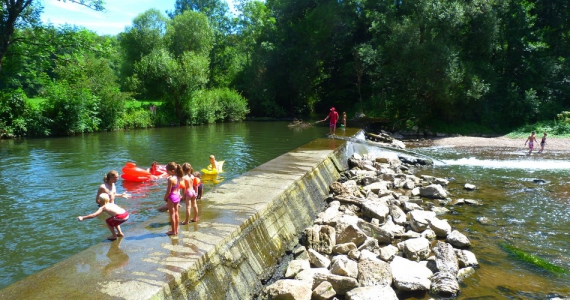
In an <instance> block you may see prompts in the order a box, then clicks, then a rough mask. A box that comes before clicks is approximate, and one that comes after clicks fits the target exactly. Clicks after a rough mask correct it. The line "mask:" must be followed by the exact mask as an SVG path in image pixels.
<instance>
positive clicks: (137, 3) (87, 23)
mask: <svg viewBox="0 0 570 300" xmlns="http://www.w3.org/2000/svg"><path fill="white" fill-rule="evenodd" d="M175 2H176V0H106V1H105V9H106V11H104V12H97V11H93V10H91V9H88V8H86V7H84V6H81V5H79V4H75V3H70V2H63V1H57V0H43V1H41V3H42V4H43V6H44V12H43V13H42V21H43V22H44V23H45V24H48V23H51V24H53V25H56V26H57V25H63V24H73V25H77V26H83V27H85V28H87V29H89V30H92V31H95V32H97V33H98V34H100V35H104V34H112V35H115V34H118V33H119V32H122V31H124V30H125V27H126V26H130V25H131V24H132V21H133V19H134V18H135V17H136V16H138V15H139V14H141V13H143V12H145V11H147V10H148V9H151V8H156V9H158V10H160V11H161V12H163V13H164V12H165V11H166V10H174V3H175ZM230 3H231V2H230ZM230 7H231V4H230Z"/></svg>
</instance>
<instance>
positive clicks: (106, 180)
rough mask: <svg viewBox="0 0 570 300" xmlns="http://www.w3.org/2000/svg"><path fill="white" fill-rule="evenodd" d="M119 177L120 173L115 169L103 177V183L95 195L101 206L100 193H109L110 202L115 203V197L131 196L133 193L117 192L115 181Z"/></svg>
mask: <svg viewBox="0 0 570 300" xmlns="http://www.w3.org/2000/svg"><path fill="white" fill-rule="evenodd" d="M118 179H119V173H118V172H117V171H115V170H111V171H109V173H107V175H106V176H105V177H103V184H101V185H100V186H99V189H98V190H97V195H96V196H95V202H96V203H97V204H98V205H99V206H101V203H99V195H101V194H103V193H106V194H108V195H109V201H110V203H115V197H123V198H126V199H128V198H130V197H131V195H130V194H128V193H121V194H117V188H116V187H115V183H116V182H117V180H118Z"/></svg>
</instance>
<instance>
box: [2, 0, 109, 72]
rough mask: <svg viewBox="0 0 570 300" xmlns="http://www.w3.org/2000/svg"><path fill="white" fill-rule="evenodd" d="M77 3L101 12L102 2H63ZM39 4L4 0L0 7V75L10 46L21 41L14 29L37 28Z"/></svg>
mask: <svg viewBox="0 0 570 300" xmlns="http://www.w3.org/2000/svg"><path fill="white" fill-rule="evenodd" d="M63 1H64V2H66V1H69V2H71V3H77V4H80V5H84V6H86V7H89V8H92V9H94V10H97V11H102V10H103V9H104V7H103V3H104V2H103V0H63ZM40 7H41V4H40V3H38V1H37V0H10V1H8V0H6V1H2V6H0V73H1V72H2V62H3V60H4V57H5V56H6V54H7V53H8V49H9V47H10V46H12V45H13V44H15V43H17V42H21V41H22V40H21V39H18V38H15V37H14V32H15V30H16V28H24V27H28V26H37V25H38V24H39V14H40V12H41V8H40Z"/></svg>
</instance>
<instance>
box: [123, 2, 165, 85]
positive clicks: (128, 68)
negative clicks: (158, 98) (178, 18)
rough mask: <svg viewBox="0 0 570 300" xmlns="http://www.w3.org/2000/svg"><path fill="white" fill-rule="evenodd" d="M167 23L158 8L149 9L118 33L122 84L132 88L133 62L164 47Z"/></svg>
mask: <svg viewBox="0 0 570 300" xmlns="http://www.w3.org/2000/svg"><path fill="white" fill-rule="evenodd" d="M168 23H169V19H168V18H167V17H166V16H165V15H164V14H163V13H161V12H160V11H159V10H157V9H149V10H147V11H146V12H144V13H142V14H140V15H138V16H137V17H135V19H134V20H133V24H132V26H129V27H127V28H126V30H125V32H121V33H119V35H118V40H119V44H120V46H121V49H122V54H123V59H122V66H121V70H122V77H123V79H124V82H123V86H124V87H126V88H127V89H129V88H132V86H130V85H129V83H130V79H131V76H132V75H133V72H134V65H135V63H136V62H138V61H140V60H141V58H142V57H143V56H145V55H148V54H150V53H151V52H152V51H153V50H155V49H160V48H163V47H166V45H165V39H164V35H165V34H166V29H167V26H168Z"/></svg>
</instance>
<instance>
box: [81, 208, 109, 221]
mask: <svg viewBox="0 0 570 300" xmlns="http://www.w3.org/2000/svg"><path fill="white" fill-rule="evenodd" d="M104 209H105V206H104V205H103V206H101V207H100V208H99V209H98V210H97V211H96V212H94V213H92V214H90V215H86V216H79V217H77V220H79V221H83V220H85V219H93V218H95V217H96V216H98V215H100V214H101V213H102V212H103V210H104Z"/></svg>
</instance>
